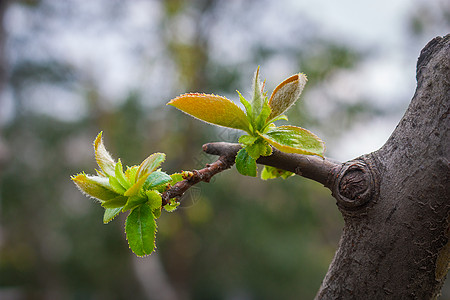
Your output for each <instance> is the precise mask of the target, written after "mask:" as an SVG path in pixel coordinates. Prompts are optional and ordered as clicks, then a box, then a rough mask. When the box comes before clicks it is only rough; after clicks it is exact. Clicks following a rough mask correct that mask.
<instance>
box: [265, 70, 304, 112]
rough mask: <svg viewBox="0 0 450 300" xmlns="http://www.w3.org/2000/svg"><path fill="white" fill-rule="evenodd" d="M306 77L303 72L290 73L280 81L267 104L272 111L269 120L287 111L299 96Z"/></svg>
mask: <svg viewBox="0 0 450 300" xmlns="http://www.w3.org/2000/svg"><path fill="white" fill-rule="evenodd" d="M307 81H308V79H307V78H306V75H305V74H303V73H298V74H295V75H292V76H291V77H289V78H287V79H285V80H284V81H283V82H281V83H280V84H279V85H278V86H277V87H276V88H275V89H274V90H273V92H272V95H271V96H270V100H269V105H270V108H271V109H272V113H271V114H270V116H269V118H268V119H269V120H270V119H273V118H275V117H277V116H279V115H281V114H283V113H284V112H285V111H287V110H288V109H289V108H290V107H291V106H292V105H293V104H294V103H295V102H296V101H297V99H298V98H299V97H300V95H301V93H302V91H303V89H304V87H305V85H306V82H307Z"/></svg>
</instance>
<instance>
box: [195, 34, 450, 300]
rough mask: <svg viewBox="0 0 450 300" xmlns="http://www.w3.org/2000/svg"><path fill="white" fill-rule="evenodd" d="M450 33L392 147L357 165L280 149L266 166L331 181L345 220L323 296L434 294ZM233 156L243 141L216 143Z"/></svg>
mask: <svg viewBox="0 0 450 300" xmlns="http://www.w3.org/2000/svg"><path fill="white" fill-rule="evenodd" d="M449 111H450V35H447V36H446V37H444V38H441V37H438V38H435V39H433V40H432V41H431V42H430V43H428V45H427V46H426V47H425V48H424V49H423V50H422V52H421V55H420V57H419V60H418V62H417V89H416V93H415V95H414V97H413V99H412V101H411V103H410V105H409V107H408V109H407V111H406V113H405V115H404V116H403V118H402V119H401V121H400V123H399V124H398V125H397V128H396V129H395V130H394V132H393V133H392V135H391V137H390V138H389V139H388V141H387V142H386V144H385V145H384V146H383V147H382V148H381V149H379V150H378V151H375V152H373V153H370V154H367V155H363V156H361V157H358V158H356V159H354V160H352V161H348V162H345V163H342V164H340V163H336V162H333V161H331V160H329V159H321V158H318V157H312V156H304V155H296V154H286V153H282V152H279V151H274V152H273V154H272V155H271V156H268V157H261V158H260V159H258V161H257V162H258V163H260V164H265V165H271V166H274V167H278V168H282V169H285V170H288V171H293V172H295V173H297V174H298V175H301V176H304V177H307V178H310V179H313V180H316V181H318V182H320V183H322V184H323V185H324V186H325V187H328V188H329V189H330V190H331V192H332V195H333V196H334V197H335V198H336V203H337V206H338V208H339V210H340V211H341V213H342V214H343V216H344V220H345V225H344V229H343V233H342V237H341V240H340V242H339V247H338V250H337V251H336V254H335V257H334V258H333V261H332V263H331V265H330V267H329V270H328V272H327V274H326V276H325V279H324V281H323V282H322V286H321V288H320V290H319V291H318V293H317V296H316V299H433V298H436V297H437V296H438V295H439V292H440V290H441V287H442V285H443V283H444V280H445V277H446V275H447V271H448V269H449V259H450V243H449V236H450V227H449V223H450V164H449V161H450V154H449V150H450V139H449V127H450V126H449V125H450V117H449ZM203 149H204V150H205V151H206V152H207V153H210V154H214V155H220V156H221V157H227V158H228V161H231V164H232V162H233V158H234V156H235V155H236V153H237V151H238V150H239V149H240V146H239V145H237V144H229V143H211V144H207V145H205V146H204V147H203Z"/></svg>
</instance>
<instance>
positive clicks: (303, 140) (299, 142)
mask: <svg viewBox="0 0 450 300" xmlns="http://www.w3.org/2000/svg"><path fill="white" fill-rule="evenodd" d="M260 136H261V137H263V138H264V139H265V140H266V141H267V142H269V143H270V144H271V145H272V146H274V147H275V148H277V149H278V150H280V151H283V152H286V153H297V154H306V155H318V156H321V157H323V153H324V151H325V144H324V143H323V142H322V140H321V139H320V138H318V137H317V136H316V135H315V134H314V133H312V132H310V131H309V130H306V129H303V128H300V127H295V126H280V127H276V128H274V129H272V130H270V131H269V132H267V133H266V134H260Z"/></svg>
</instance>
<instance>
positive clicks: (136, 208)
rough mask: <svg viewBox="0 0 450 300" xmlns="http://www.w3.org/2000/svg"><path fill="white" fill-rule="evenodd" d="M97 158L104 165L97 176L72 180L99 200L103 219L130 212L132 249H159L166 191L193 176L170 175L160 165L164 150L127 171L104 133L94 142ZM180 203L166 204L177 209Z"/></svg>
mask: <svg viewBox="0 0 450 300" xmlns="http://www.w3.org/2000/svg"><path fill="white" fill-rule="evenodd" d="M94 150H95V159H96V160H97V164H98V166H99V167H100V170H96V171H97V175H87V174H85V173H80V174H77V175H75V176H72V181H73V182H74V183H75V184H76V185H77V186H78V188H79V189H80V190H81V191H83V192H84V193H86V194H87V195H88V196H91V197H93V198H94V199H96V200H98V201H99V202H100V203H101V205H102V207H103V208H105V213H104V216H103V222H104V223H105V224H106V223H109V222H110V221H111V220H112V219H114V218H115V217H116V216H117V215H118V214H119V213H120V212H127V211H130V214H129V215H128V217H127V220H126V225H125V232H126V235H127V240H128V244H129V246H130V248H131V250H132V251H133V252H134V253H136V255H138V256H144V255H147V254H151V253H152V252H153V250H154V249H155V234H156V228H157V226H156V219H158V218H159V216H160V215H161V209H162V207H163V206H162V196H161V195H162V193H164V192H165V191H166V190H168V189H169V188H170V187H171V186H173V185H174V184H176V183H177V182H180V181H182V180H184V179H186V178H187V177H189V176H191V173H190V172H182V173H176V174H172V175H168V174H167V173H165V172H163V171H161V169H159V167H160V166H161V164H162V163H163V162H164V160H165V157H166V155H165V154H164V153H154V154H152V155H150V156H149V157H147V158H146V159H145V160H144V161H143V162H142V163H141V164H140V165H139V166H132V167H127V168H126V170H125V172H124V171H123V166H122V162H121V161H120V159H119V160H118V161H117V162H115V161H114V160H113V158H112V157H111V155H110V154H109V153H108V152H107V151H106V148H105V146H104V145H103V139H102V133H99V134H98V136H97V138H96V139H95V142H94ZM178 205H179V202H177V201H176V200H173V201H170V202H169V203H167V204H166V205H164V209H165V210H166V211H169V212H171V211H174V210H175V209H176V208H177V206H178Z"/></svg>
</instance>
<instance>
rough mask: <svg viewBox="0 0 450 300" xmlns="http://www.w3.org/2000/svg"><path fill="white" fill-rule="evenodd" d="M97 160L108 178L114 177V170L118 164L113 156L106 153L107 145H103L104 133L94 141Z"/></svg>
mask: <svg viewBox="0 0 450 300" xmlns="http://www.w3.org/2000/svg"><path fill="white" fill-rule="evenodd" d="M94 150H95V160H96V161H97V164H98V166H99V167H100V168H101V169H102V171H103V172H104V173H105V174H107V175H108V176H114V169H115V166H116V163H115V162H114V159H113V158H112V157H111V155H110V154H109V153H108V151H106V148H105V145H103V138H102V132H100V133H99V134H98V135H97V138H96V139H95V141H94Z"/></svg>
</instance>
